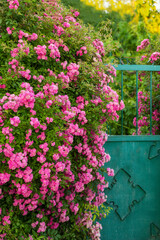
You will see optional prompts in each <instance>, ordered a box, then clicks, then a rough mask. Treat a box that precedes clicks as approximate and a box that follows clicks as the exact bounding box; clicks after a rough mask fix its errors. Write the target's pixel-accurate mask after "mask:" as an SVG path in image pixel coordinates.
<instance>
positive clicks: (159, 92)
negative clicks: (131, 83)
mask: <svg viewBox="0 0 160 240" xmlns="http://www.w3.org/2000/svg"><path fill="white" fill-rule="evenodd" d="M159 41H160V37H159V38H157V39H156V40H155V41H154V40H152V42H150V41H149V39H144V40H143V41H142V42H141V44H140V45H139V46H138V47H137V51H138V52H139V56H137V59H136V62H137V63H139V64H140V63H141V64H149V65H152V64H154V65H160V47H159ZM151 76H152V96H151V95H150V90H151V84H150V79H151ZM159 78H160V72H152V75H151V73H150V72H148V73H146V72H141V73H139V92H138V102H139V103H138V104H139V105H138V107H139V109H138V114H139V117H138V134H139V135H140V134H149V133H150V100H151V101H152V103H151V104H152V126H153V127H152V134H154V135H155V134H160V107H159V106H160V84H159ZM133 124H134V125H136V118H134V120H133Z"/></svg>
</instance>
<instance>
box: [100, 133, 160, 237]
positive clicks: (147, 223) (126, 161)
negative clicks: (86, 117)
mask: <svg viewBox="0 0 160 240" xmlns="http://www.w3.org/2000/svg"><path fill="white" fill-rule="evenodd" d="M104 147H105V150H106V152H107V153H109V154H110V155H111V162H110V163H109V164H108V163H107V164H106V167H108V166H109V167H111V168H113V169H114V171H115V176H114V177H113V178H109V177H107V176H106V179H107V180H108V181H109V182H110V185H109V189H107V190H106V194H107V195H108V200H107V203H108V205H109V206H110V207H112V208H113V210H112V211H111V213H110V214H109V216H107V217H106V219H103V220H102V222H101V223H102V226H103V230H102V236H101V240H159V239H160V136H109V138H108V141H107V142H106V143H105V145H104Z"/></svg>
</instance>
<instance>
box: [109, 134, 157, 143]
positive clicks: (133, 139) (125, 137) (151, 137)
mask: <svg viewBox="0 0 160 240" xmlns="http://www.w3.org/2000/svg"><path fill="white" fill-rule="evenodd" d="M152 141H160V136H159V135H143V136H138V135H137V136H136V135H134V136H133V135H123V138H122V136H121V135H111V136H108V140H107V142H152Z"/></svg>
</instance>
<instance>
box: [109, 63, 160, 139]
mask: <svg viewBox="0 0 160 240" xmlns="http://www.w3.org/2000/svg"><path fill="white" fill-rule="evenodd" d="M114 67H115V69H116V70H120V71H121V100H124V99H123V76H124V71H135V73H136V135H137V134H138V71H145V72H146V71H147V72H150V135H152V72H159V71H160V66H159V65H128V64H123V65H122V64H118V65H117V66H114ZM121 135H123V110H122V111H121Z"/></svg>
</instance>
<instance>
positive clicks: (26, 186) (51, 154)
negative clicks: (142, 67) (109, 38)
mask: <svg viewBox="0 0 160 240" xmlns="http://www.w3.org/2000/svg"><path fill="white" fill-rule="evenodd" d="M78 15H79V13H78V12H77V11H72V12H69V10H66V9H64V7H62V6H61V5H60V4H58V3H57V2H56V1H53V0H50V1H40V0H39V1H37V0H21V1H19V2H18V1H17V0H15V1H3V0H0V17H1V18H0V24H1V27H0V63H1V68H0V76H1V77H0V78H1V79H0V161H1V165H0V223H1V228H0V237H1V239H30V240H31V239H38V237H43V239H54V240H56V239H61V240H62V239H65V240H67V239H90V238H91V239H95V240H96V239H100V229H101V225H100V224H99V223H98V222H96V220H95V219H97V218H98V217H102V216H104V215H105V210H104V206H103V203H104V202H105V201H106V195H105V193H104V190H105V188H106V187H107V186H108V184H107V182H106V180H105V178H104V176H103V172H106V173H107V174H108V175H109V176H111V175H113V170H112V169H110V168H108V167H107V166H105V167H104V165H105V163H106V162H108V161H109V160H110V156H109V155H108V154H106V153H105V151H104V148H103V144H104V143H105V141H106V140H107V135H106V134H105V129H106V122H109V123H110V122H111V121H113V120H118V117H119V116H118V114H117V111H119V110H121V109H122V108H123V107H124V104H123V102H120V103H119V101H118V95H117V93H116V92H115V91H113V90H112V89H111V88H110V87H109V86H108V83H109V82H110V81H112V75H114V74H115V72H114V69H113V68H112V67H110V66H109V65H107V66H104V64H103V59H105V49H104V46H103V43H102V42H101V40H100V36H98V34H97V33H96V34H95V33H94V31H93V29H89V28H86V27H85V26H84V25H83V24H82V23H81V22H79V21H77V17H78ZM105 61H106V60H105Z"/></svg>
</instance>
